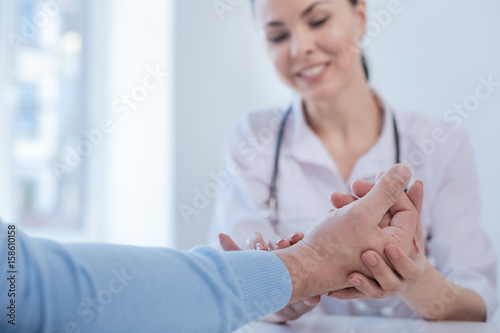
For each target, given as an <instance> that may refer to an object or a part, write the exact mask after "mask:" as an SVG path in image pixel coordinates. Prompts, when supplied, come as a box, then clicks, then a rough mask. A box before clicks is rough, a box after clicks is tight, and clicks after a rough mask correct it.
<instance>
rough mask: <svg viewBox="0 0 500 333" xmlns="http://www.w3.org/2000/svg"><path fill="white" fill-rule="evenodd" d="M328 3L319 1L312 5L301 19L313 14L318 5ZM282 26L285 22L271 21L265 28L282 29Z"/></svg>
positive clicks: (301, 15)
mask: <svg viewBox="0 0 500 333" xmlns="http://www.w3.org/2000/svg"><path fill="white" fill-rule="evenodd" d="M326 3H328V2H327V1H317V2H315V3H313V4H312V5H310V6H309V7H307V9H306V10H304V12H303V13H302V14H300V17H305V16H307V15H308V14H309V13H311V12H312V10H313V9H314V8H315V7H316V6H317V5H321V4H326ZM282 25H283V22H280V21H271V22H269V23H267V24H266V25H265V27H281V26H282Z"/></svg>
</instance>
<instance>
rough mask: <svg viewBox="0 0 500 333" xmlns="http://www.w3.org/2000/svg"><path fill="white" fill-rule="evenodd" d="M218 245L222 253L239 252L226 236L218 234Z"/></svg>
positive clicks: (237, 247) (239, 249) (238, 248)
mask: <svg viewBox="0 0 500 333" xmlns="http://www.w3.org/2000/svg"><path fill="white" fill-rule="evenodd" d="M219 243H220V245H221V246H222V249H223V250H224V251H241V248H240V247H239V246H238V245H237V244H236V243H235V242H234V241H233V239H232V238H231V237H229V236H228V235H226V234H223V233H220V234H219Z"/></svg>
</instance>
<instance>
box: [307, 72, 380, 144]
mask: <svg viewBox="0 0 500 333" xmlns="http://www.w3.org/2000/svg"><path fill="white" fill-rule="evenodd" d="M357 81H359V82H357ZM304 110H305V117H306V121H307V123H308V125H309V126H310V127H311V128H312V130H313V131H314V132H315V133H316V134H317V135H318V136H319V137H320V138H322V139H323V140H327V141H329V140H336V141H337V142H339V143H342V144H343V145H344V146H346V145H349V143H352V142H358V141H359V138H371V139H373V136H375V137H376V138H378V136H379V135H380V122H381V119H382V113H381V112H380V110H379V106H378V104H377V101H376V98H375V96H374V95H373V94H372V92H371V90H370V88H369V86H368V85H367V84H366V82H365V80H364V78H362V80H356V81H354V82H352V83H351V84H348V85H347V86H346V87H344V89H342V90H341V91H339V92H338V93H337V94H335V95H333V96H328V97H327V98H324V99H321V100H309V101H307V100H304Z"/></svg>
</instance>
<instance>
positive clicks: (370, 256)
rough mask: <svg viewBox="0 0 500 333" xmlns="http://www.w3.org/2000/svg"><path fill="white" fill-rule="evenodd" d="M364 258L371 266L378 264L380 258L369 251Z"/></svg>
mask: <svg viewBox="0 0 500 333" xmlns="http://www.w3.org/2000/svg"><path fill="white" fill-rule="evenodd" d="M363 260H364V261H365V262H366V263H367V264H368V265H370V266H377V263H378V260H377V257H375V255H374V254H373V253H368V254H365V255H364V256H363Z"/></svg>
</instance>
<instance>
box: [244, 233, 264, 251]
mask: <svg viewBox="0 0 500 333" xmlns="http://www.w3.org/2000/svg"><path fill="white" fill-rule="evenodd" d="M247 245H248V247H249V249H250V250H262V251H268V250H269V248H268V247H267V244H266V242H265V241H264V238H263V237H262V234H261V233H260V232H254V233H253V234H252V235H250V237H248V238H247Z"/></svg>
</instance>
